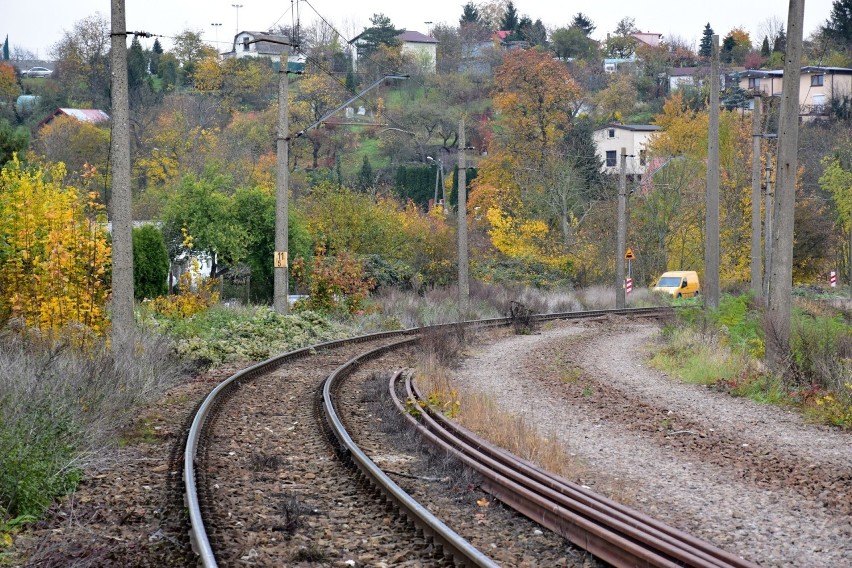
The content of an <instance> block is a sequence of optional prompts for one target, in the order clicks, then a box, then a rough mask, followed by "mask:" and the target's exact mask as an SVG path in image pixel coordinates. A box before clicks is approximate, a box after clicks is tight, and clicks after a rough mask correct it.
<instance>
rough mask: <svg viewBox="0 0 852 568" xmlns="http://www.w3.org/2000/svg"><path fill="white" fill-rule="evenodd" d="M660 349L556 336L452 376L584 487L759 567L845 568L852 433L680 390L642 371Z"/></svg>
mask: <svg viewBox="0 0 852 568" xmlns="http://www.w3.org/2000/svg"><path fill="white" fill-rule="evenodd" d="M656 341H659V327H658V326H657V325H656V324H653V323H647V322H629V323H624V322H619V321H617V320H603V321H597V322H576V323H565V324H558V325H556V326H551V327H550V328H549V329H547V330H545V331H543V332H541V333H540V334H536V335H528V336H511V337H508V338H505V339H503V340H502V341H499V342H498V343H496V344H493V345H489V346H484V347H479V348H477V352H475V353H474V354H473V355H472V356H471V357H470V358H468V359H467V360H465V362H464V363H463V365H462V367H461V368H460V369H459V370H458V372H457V377H458V380H459V383H460V385H462V388H464V389H470V390H475V391H480V392H485V393H489V394H490V395H491V396H492V397H493V399H494V401H495V403H496V404H497V405H498V407H499V408H501V409H502V410H504V411H507V412H511V413H515V414H520V415H523V416H524V417H525V418H526V419H527V421H528V422H535V423H537V424H539V425H540V428H541V431H542V433H543V434H544V435H546V436H548V437H556V438H557V439H559V440H561V441H562V442H563V443H564V444H565V446H566V448H567V449H568V451H569V452H570V453H571V454H572V455H575V456H576V457H577V458H578V459H579V460H581V461H582V462H583V464H584V465H585V466H586V468H587V471H588V472H589V474H588V478H587V479H582V480H580V481H581V482H583V483H585V484H586V485H589V486H592V487H598V488H600V489H601V490H602V491H606V489H611V488H613V487H617V488H619V491H618V493H619V495H618V497H620V498H622V499H624V498H625V497H628V500H632V503H630V504H632V505H633V506H635V507H636V508H638V509H640V510H643V511H645V512H647V513H649V514H651V515H653V516H655V517H657V518H660V519H662V520H664V521H666V522H668V523H669V524H671V525H674V526H676V527H678V528H681V529H683V530H686V531H689V532H691V533H693V534H695V535H697V536H699V537H701V538H704V539H706V540H709V541H712V542H714V543H715V544H717V545H719V546H720V547H722V548H725V549H726V550H729V551H731V552H734V553H736V554H739V555H741V556H743V557H745V558H748V559H750V560H752V561H755V562H757V563H759V564H761V565H765V566H789V567H800V566H808V567H812V568H818V567H826V568H828V567H837V566H852V434H850V433H849V432H843V431H840V430H837V429H832V428H829V427H824V426H816V425H810V424H806V423H804V422H803V420H802V419H801V418H800V417H799V416H798V415H796V414H794V413H792V412H789V411H786V410H784V409H779V408H775V407H771V406H767V405H761V404H757V403H755V402H752V401H750V400H745V399H738V398H734V397H731V396H729V395H727V394H724V393H721V392H716V391H714V390H712V389H709V388H706V387H703V386H696V385H687V384H682V383H680V382H679V381H677V380H675V379H673V378H670V377H668V376H666V375H664V374H663V373H660V372H659V371H656V370H654V369H651V368H649V367H648V365H647V363H646V361H647V357H648V347H649V346H650V345H653V344H654V342H656ZM631 496H632V499H631Z"/></svg>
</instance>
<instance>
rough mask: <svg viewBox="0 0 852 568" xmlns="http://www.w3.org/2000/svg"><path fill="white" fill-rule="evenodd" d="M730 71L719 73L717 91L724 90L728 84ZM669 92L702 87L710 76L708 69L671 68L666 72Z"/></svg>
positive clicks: (707, 67) (704, 67) (725, 70)
mask: <svg viewBox="0 0 852 568" xmlns="http://www.w3.org/2000/svg"><path fill="white" fill-rule="evenodd" d="M729 73H730V71H729V70H728V69H724V68H723V69H722V70H721V71H720V72H719V89H725V88H726V87H727V84H728V76H729ZM668 76H669V91H676V90H678V89H681V88H683V87H703V86H704V83H705V82H706V81H707V77H709V76H710V67H709V66H707V65H705V66H703V67H672V68H671V69H669V72H668Z"/></svg>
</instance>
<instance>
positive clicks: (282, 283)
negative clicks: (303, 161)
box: [273, 47, 290, 314]
mask: <svg viewBox="0 0 852 568" xmlns="http://www.w3.org/2000/svg"><path fill="white" fill-rule="evenodd" d="M289 53H290V48H289V47H285V48H284V49H282V50H281V56H280V63H279V65H278V137H277V138H276V150H277V164H276V165H277V175H276V177H275V259H274V261H275V272H274V275H273V277H274V280H273V305H274V307H275V313H278V314H286V313H288V312H289V311H290V302H289V295H290V291H289V287H290V275H289V269H288V267H289V259H288V258H287V251H288V246H289V243H288V234H287V231H288V222H287V219H288V211H287V201H288V199H289V196H288V195H287V194H288V192H289V185H290V180H289V175H290V172H289V171H288V169H287V165H288V162H289V148H290V147H289V145H290V140H289V136H288V134H287V133H288V131H289V129H290V124H289V120H288V119H289V116H288V114H287V112H288V107H289V104H288V98H289V88H290V76H289V75H288V74H287V71H288V61H287V60H288V57H287V56H288V54H289Z"/></svg>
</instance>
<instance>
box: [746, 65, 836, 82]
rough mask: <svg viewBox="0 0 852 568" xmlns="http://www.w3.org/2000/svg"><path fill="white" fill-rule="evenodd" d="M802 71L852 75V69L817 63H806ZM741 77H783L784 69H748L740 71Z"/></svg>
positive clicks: (806, 72)
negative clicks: (824, 65) (823, 65)
mask: <svg viewBox="0 0 852 568" xmlns="http://www.w3.org/2000/svg"><path fill="white" fill-rule="evenodd" d="M801 72H802V73H805V74H814V73H828V74H829V75H852V69H848V68H846V67H818V66H816V65H806V66H805V67H802V68H801ZM739 75H740V78H741V79H750V78H752V77H783V76H784V70H783V69H771V70H770V69H746V70H745V71H741V72H740V73H739Z"/></svg>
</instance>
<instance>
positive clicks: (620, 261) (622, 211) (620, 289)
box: [615, 148, 627, 310]
mask: <svg viewBox="0 0 852 568" xmlns="http://www.w3.org/2000/svg"><path fill="white" fill-rule="evenodd" d="M626 248H627V148H622V149H621V167H620V169H619V171H618V228H617V231H616V243H615V307H616V309H619V310H621V309H624V306H625V303H626V302H625V297H624V253H625V249H626Z"/></svg>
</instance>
